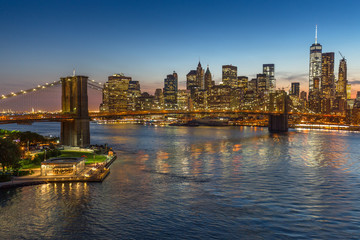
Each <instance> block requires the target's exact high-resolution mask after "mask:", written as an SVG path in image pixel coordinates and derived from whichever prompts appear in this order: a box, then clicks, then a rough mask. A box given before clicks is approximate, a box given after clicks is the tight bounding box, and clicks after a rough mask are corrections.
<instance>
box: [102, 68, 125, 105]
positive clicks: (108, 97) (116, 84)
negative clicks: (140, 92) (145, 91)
mask: <svg viewBox="0 0 360 240" xmlns="http://www.w3.org/2000/svg"><path fill="white" fill-rule="evenodd" d="M130 81H131V77H126V76H124V75H123V74H114V75H112V76H109V77H108V81H107V82H106V83H105V84H104V89H103V102H102V104H101V106H100V111H102V112H121V111H127V110H128V89H129V83H130Z"/></svg>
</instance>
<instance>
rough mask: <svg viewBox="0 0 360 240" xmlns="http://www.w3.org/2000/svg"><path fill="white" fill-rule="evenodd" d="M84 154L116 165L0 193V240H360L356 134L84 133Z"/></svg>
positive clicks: (103, 129) (42, 126)
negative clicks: (88, 178) (96, 149)
mask: <svg viewBox="0 0 360 240" xmlns="http://www.w3.org/2000/svg"><path fill="white" fill-rule="evenodd" d="M0 128H6V129H18V130H22V131H27V130H30V131H35V132H38V133H40V134H44V135H50V134H52V135H59V133H60V127H59V124H58V123H35V124H33V125H31V126H26V125H16V124H11V125H1V126H0ZM91 142H92V144H103V143H108V144H109V145H110V146H112V147H113V148H114V150H115V151H116V152H117V154H118V159H117V160H116V161H115V162H114V163H113V165H112V166H111V173H110V175H109V176H108V177H107V178H106V180H105V181H104V182H102V183H70V184H63V183H58V184H44V185H37V186H28V187H22V188H16V189H10V190H9V189H7V190H0V239H359V238H360V133H354V132H340V131H318V130H311V131H307V130H291V131H290V132H288V133H286V134H270V133H269V132H268V131H267V129H266V128H251V127H155V126H140V125H98V124H95V123H92V124H91Z"/></svg>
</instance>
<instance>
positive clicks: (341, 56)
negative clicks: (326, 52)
mask: <svg viewBox="0 0 360 240" xmlns="http://www.w3.org/2000/svg"><path fill="white" fill-rule="evenodd" d="M339 53H340V56H341V57H342V58H343V59H345V57H344V56H343V55H342V54H341V52H340V51H339Z"/></svg>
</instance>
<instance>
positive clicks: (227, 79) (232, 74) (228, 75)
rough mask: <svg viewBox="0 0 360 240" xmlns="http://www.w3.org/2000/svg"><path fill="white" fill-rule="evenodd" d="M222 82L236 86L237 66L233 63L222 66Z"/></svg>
mask: <svg viewBox="0 0 360 240" xmlns="http://www.w3.org/2000/svg"><path fill="white" fill-rule="evenodd" d="M222 82H223V84H224V85H226V86H230V87H232V88H235V87H236V86H237V67H236V66H233V65H223V66H222Z"/></svg>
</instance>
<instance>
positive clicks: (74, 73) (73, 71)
mask: <svg viewBox="0 0 360 240" xmlns="http://www.w3.org/2000/svg"><path fill="white" fill-rule="evenodd" d="M73 77H75V68H74V70H73Z"/></svg>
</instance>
